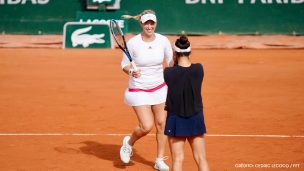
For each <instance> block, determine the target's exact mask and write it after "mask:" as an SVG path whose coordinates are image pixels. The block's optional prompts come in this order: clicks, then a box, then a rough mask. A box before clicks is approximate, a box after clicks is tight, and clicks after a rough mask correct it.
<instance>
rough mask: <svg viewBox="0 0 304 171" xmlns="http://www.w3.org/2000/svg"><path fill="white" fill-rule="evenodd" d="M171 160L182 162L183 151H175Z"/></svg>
mask: <svg viewBox="0 0 304 171" xmlns="http://www.w3.org/2000/svg"><path fill="white" fill-rule="evenodd" d="M172 160H173V162H177V163H182V162H183V161H184V154H183V153H176V154H175V155H174V156H173V159H172Z"/></svg>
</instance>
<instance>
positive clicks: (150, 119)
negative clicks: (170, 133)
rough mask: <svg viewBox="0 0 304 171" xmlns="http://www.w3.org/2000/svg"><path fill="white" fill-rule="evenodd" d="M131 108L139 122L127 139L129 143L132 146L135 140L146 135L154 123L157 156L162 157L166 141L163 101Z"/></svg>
mask: <svg viewBox="0 0 304 171" xmlns="http://www.w3.org/2000/svg"><path fill="white" fill-rule="evenodd" d="M133 109H134V111H135V113H136V116H137V119H138V122H139V124H138V126H136V127H135V128H134V130H133V132H132V135H131V138H130V140H129V144H130V145H131V146H133V145H134V144H135V142H136V141H137V140H139V139H140V138H141V137H143V136H145V135H147V134H148V133H149V132H150V131H151V130H152V128H153V124H154V123H155V127H156V141H157V157H163V156H164V154H165V146H166V142H167V136H165V135H164V128H165V122H166V112H165V111H164V103H162V104H158V105H153V106H149V105H144V106H134V107H133Z"/></svg>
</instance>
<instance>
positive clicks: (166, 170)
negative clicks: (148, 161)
mask: <svg viewBox="0 0 304 171" xmlns="http://www.w3.org/2000/svg"><path fill="white" fill-rule="evenodd" d="M154 169H156V170H159V171H169V169H162V170H161V169H159V168H158V167H157V166H156V165H154Z"/></svg>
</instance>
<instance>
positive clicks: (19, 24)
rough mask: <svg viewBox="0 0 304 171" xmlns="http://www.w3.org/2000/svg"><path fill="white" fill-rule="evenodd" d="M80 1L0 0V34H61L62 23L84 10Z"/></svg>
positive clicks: (71, 19) (72, 19) (72, 18)
mask: <svg viewBox="0 0 304 171" xmlns="http://www.w3.org/2000/svg"><path fill="white" fill-rule="evenodd" d="M8 1H15V2H16V3H17V2H19V3H17V4H8V3H9V2H8ZM82 1H83V0H0V33H3V32H5V33H27V34H39V33H40V34H61V33H62V30H63V25H64V23H65V22H67V21H74V20H75V16H76V11H77V10H81V9H84V7H83V5H82V4H83V3H81V2H82ZM1 2H2V4H1ZM3 3H4V4H3Z"/></svg>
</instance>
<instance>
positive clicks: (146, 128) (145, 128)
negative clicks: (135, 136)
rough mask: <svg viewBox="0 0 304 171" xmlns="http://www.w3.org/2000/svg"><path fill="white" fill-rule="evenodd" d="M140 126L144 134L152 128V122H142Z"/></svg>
mask: <svg viewBox="0 0 304 171" xmlns="http://www.w3.org/2000/svg"><path fill="white" fill-rule="evenodd" d="M140 128H141V131H142V132H143V133H144V134H148V133H149V132H150V131H151V130H152V129H153V124H143V125H141V127H140Z"/></svg>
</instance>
